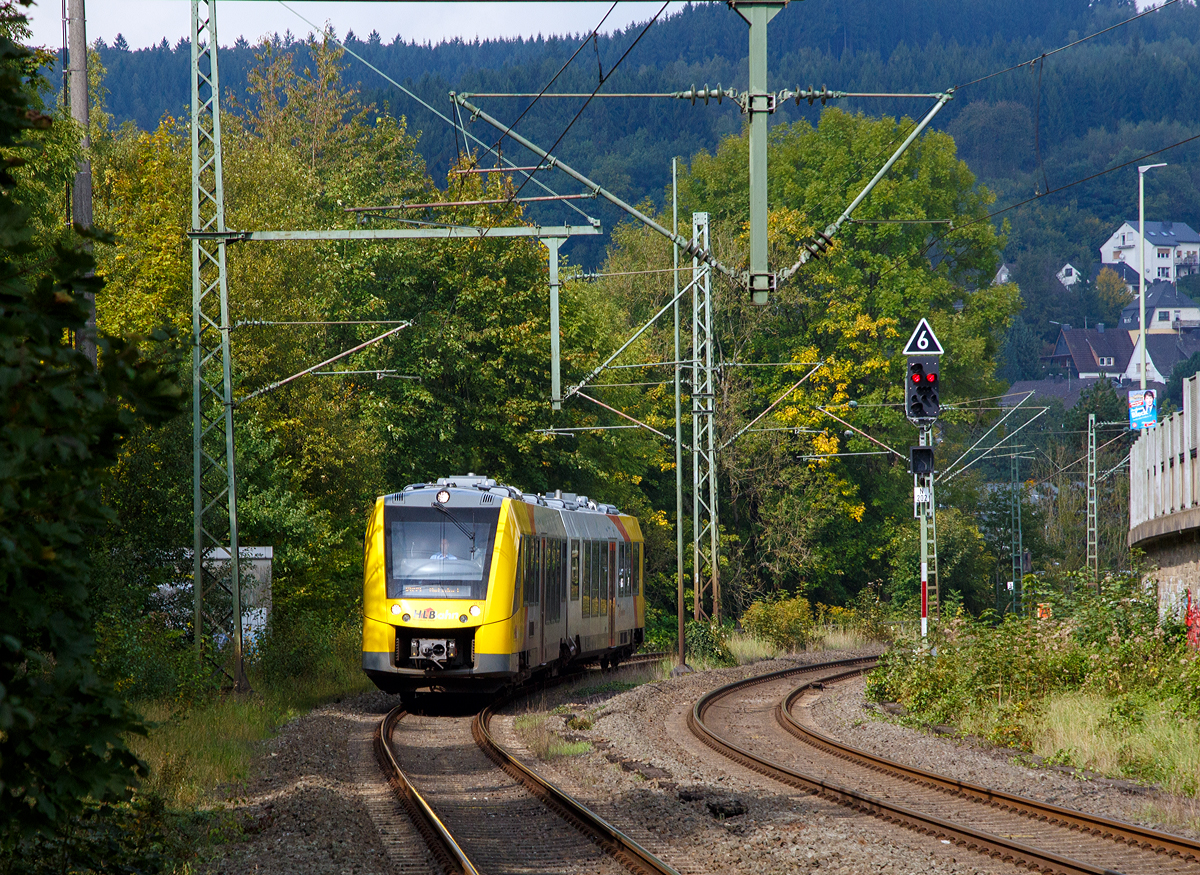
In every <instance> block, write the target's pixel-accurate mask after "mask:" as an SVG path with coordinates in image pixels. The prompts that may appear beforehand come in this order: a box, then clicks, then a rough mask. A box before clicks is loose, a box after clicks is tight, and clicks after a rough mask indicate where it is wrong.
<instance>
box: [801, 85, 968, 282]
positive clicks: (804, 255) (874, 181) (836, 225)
mask: <svg viewBox="0 0 1200 875" xmlns="http://www.w3.org/2000/svg"><path fill="white" fill-rule="evenodd" d="M953 98H954V89H950V90H949V91H947V92H946V93H945V94H939V95H938V100H937V103H935V104H934V105H933V109H931V110H929V112H927V113H926V114H925V118H923V119H921V123H920V124H918V125H917V126H916V127H915V128H913V130H912V133H910V134H909V135H908V136H907V137H906V138H905V140H904V142H903V143H901V144H900V146H899V148H898V149H896V151H895V152H893V153H892V157H891V158H889V159H888V160H887V163H886V164H884V165H883V166H882V167H880V168H879V172H878V173H876V174H875V176H873V177H872V178H871V181H870V182H868V183H867V185H866V187H865V188H863V190H862V191H860V192H859V193H858V197H856V198H855V199H854V200H852V201H851V202H850V206H848V207H846V209H844V210H843V211H842V214H841V215H840V216H838V217H837V219H836V220H835V221H834V222H833V224H831V225H829V226H828V227H827V228H826V229H825V233H824V234H823V235H822V236H823V237H824V238H825V241H826V243H828V240H829V238H831V237H833V235H834V234H836V233H837V232H838V230H839V229H841V227H842V225H844V224H845V223H846V221H847V220H848V219H849V218H850V216H851V215H852V214H853V213H854V211H855V210H856V209H857V208H858V205H859V204H861V203H862V202H863V201H864V200H865V199H866V197H867V195H869V194H870V193H871V190H872V189H873V188H875V186H876V185H878V184H879V180H881V179H883V177H884V175H885V174H886V173H887V172H888V171H889V170H891V169H892V165H893V164H895V163H896V162H897V161H899V160H900V156H901V155H903V154H904V153H905V151H907V149H908V147H909V146H911V145H912V144H913V141H914V140H916V139H917V137H919V136H920V135H921V132H922V131H923V130H925V128H926V127H928V125H929V123H930V122H931V121H933V117H934V116H935V115H937V114H938V111H939V110H941V108H942V107H943V106H945V105H946V104H947V103H949V102H950V101H951V100H952V99H953ZM812 256H813V252H812V250H810V249H805V250H804V251H803V252H801V253H800V260H799V261H797V262H796V263H795V264H793V265H792V266H791V267H789V268H788V269H787V270H784V271H781V272H780V274H779V281H780V282H783V281H784V280H786V279H787V278H788V277H790V276H791V275H792V274H794V273H795V272H796V271H798V270H799V269H800V268H801V267H803V266H804V264H805V263H806V262H807V261H808V260H809V259H810V258H812Z"/></svg>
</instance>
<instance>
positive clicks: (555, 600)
mask: <svg viewBox="0 0 1200 875" xmlns="http://www.w3.org/2000/svg"><path fill="white" fill-rule="evenodd" d="M561 618H562V542H561V541H559V540H558V539H557V538H555V539H548V540H547V541H546V622H547V623H557V622H558V621H559V620H560V619H561Z"/></svg>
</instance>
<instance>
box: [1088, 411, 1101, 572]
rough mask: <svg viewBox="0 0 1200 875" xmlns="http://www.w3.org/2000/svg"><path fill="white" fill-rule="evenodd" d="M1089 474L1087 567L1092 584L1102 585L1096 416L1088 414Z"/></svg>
mask: <svg viewBox="0 0 1200 875" xmlns="http://www.w3.org/2000/svg"><path fill="white" fill-rule="evenodd" d="M1087 440H1088V448H1087V460H1088V472H1087V567H1088V570H1089V572H1090V573H1091V575H1092V583H1093V584H1095V585H1096V586H1097V587H1099V585H1100V538H1099V525H1098V521H1097V517H1098V515H1099V502H1098V501H1097V493H1096V414H1094V413H1089V414H1088V433H1087Z"/></svg>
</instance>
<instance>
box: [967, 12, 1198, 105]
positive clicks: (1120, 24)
mask: <svg viewBox="0 0 1200 875" xmlns="http://www.w3.org/2000/svg"><path fill="white" fill-rule="evenodd" d="M1178 2H1179V0H1166V2H1165V3H1160V4H1159V5H1158V6H1152V7H1150V8H1149V9H1146V10H1144V11H1142V12H1139V13H1138V14H1137V15H1133V16H1130V17H1129V18H1126V19H1125V20H1124V21H1118V22H1117V23H1116V24H1112V25H1109V26H1108V27H1106V28H1104V29H1103V30H1098V31H1096V32H1095V33H1089V34H1088V35H1087V36H1085V37H1080V38H1079V39H1077V40H1075V41H1074V42H1069V43H1067V44H1066V45H1062V46H1059V47H1058V48H1056V49H1051V50H1050V51H1048V52H1042V54H1040V55H1038V56H1037V57H1036V58H1031V59H1030V60H1028V61H1022V62H1021V63H1019V64H1013V65H1012V66H1011V67H1005V68H1004V69H1003V70H997V71H995V72H994V73H988V74H987V75H986V76H980V77H979V78H978V79H972V80H971V81H970V82H964V83H963V84H962V85H955V86H954V90H955V91H957V90H958V89H960V88H966V87H967V86H968V85H976V84H978V83H980V82H984V81H986V80H988V79H991V78H993V77H994V76H1003V75H1004V74H1005V73H1011V72H1012V71H1013V70H1020V69H1021V68H1022V67H1028V66H1031V65H1033V64H1036V63H1037V62H1038V61H1039V60H1042V59H1044V58H1048V57H1050V56H1051V55H1057V54H1058V53H1059V52H1065V51H1066V50H1067V49H1071V48H1074V47H1075V46H1077V45H1079V44H1080V43H1085V42H1087V41H1088V40H1090V39H1095V38H1096V37H1098V36H1103V35H1104V34H1106V33H1108V32H1109V31H1113V30H1116V29H1117V28H1119V27H1124V26H1125V25H1127V24H1129V23H1130V22H1134V21H1137V20H1138V19H1139V18H1144V17H1145V16H1147V15H1150V14H1151V13H1153V12H1159V11H1161V10H1163V9H1166V8H1167V7H1168V6H1171V5H1172V4H1175V3H1178Z"/></svg>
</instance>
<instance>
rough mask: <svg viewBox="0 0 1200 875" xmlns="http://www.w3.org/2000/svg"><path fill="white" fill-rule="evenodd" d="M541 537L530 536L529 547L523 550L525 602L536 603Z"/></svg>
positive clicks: (540, 562)
mask: <svg viewBox="0 0 1200 875" xmlns="http://www.w3.org/2000/svg"><path fill="white" fill-rule="evenodd" d="M540 548H541V539H540V538H536V537H534V538H530V539H529V549H528V550H526V551H525V558H526V562H525V604H527V605H536V604H537V603H538V583H539V581H538V572H539V571H540V570H541V567H542V559H541V552H542V551H541V549H540Z"/></svg>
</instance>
